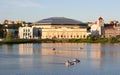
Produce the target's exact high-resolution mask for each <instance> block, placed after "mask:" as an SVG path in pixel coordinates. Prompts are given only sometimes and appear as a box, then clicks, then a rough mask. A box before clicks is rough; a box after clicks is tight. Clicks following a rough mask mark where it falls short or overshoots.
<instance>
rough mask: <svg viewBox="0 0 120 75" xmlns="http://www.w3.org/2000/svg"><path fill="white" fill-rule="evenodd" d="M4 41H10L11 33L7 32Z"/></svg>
mask: <svg viewBox="0 0 120 75" xmlns="http://www.w3.org/2000/svg"><path fill="white" fill-rule="evenodd" d="M6 39H7V40H10V39H12V32H7V35H6Z"/></svg>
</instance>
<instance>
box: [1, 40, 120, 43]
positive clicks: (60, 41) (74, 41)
mask: <svg viewBox="0 0 120 75" xmlns="http://www.w3.org/2000/svg"><path fill="white" fill-rule="evenodd" d="M21 43H120V41H113V40H109V39H99V40H90V39H55V40H53V39H11V40H2V41H0V44H21Z"/></svg>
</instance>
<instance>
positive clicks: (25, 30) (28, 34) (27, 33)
mask: <svg viewBox="0 0 120 75" xmlns="http://www.w3.org/2000/svg"><path fill="white" fill-rule="evenodd" d="M18 31H19V34H18V37H19V38H20V39H31V38H33V28H32V27H28V26H25V27H19V30H18Z"/></svg>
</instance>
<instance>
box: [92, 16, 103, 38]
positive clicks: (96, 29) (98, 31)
mask: <svg viewBox="0 0 120 75" xmlns="http://www.w3.org/2000/svg"><path fill="white" fill-rule="evenodd" d="M91 34H92V35H96V36H98V35H100V36H103V35H104V20H103V18H102V17H99V18H98V20H97V21H96V22H95V23H93V25H91Z"/></svg>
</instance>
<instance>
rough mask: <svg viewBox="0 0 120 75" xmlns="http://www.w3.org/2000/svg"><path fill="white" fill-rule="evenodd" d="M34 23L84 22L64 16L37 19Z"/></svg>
mask: <svg viewBox="0 0 120 75" xmlns="http://www.w3.org/2000/svg"><path fill="white" fill-rule="evenodd" d="M36 23H51V24H84V23H83V22H81V21H77V20H74V19H69V18H65V17H50V18H46V19H42V20H40V21H37V22H36Z"/></svg>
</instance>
